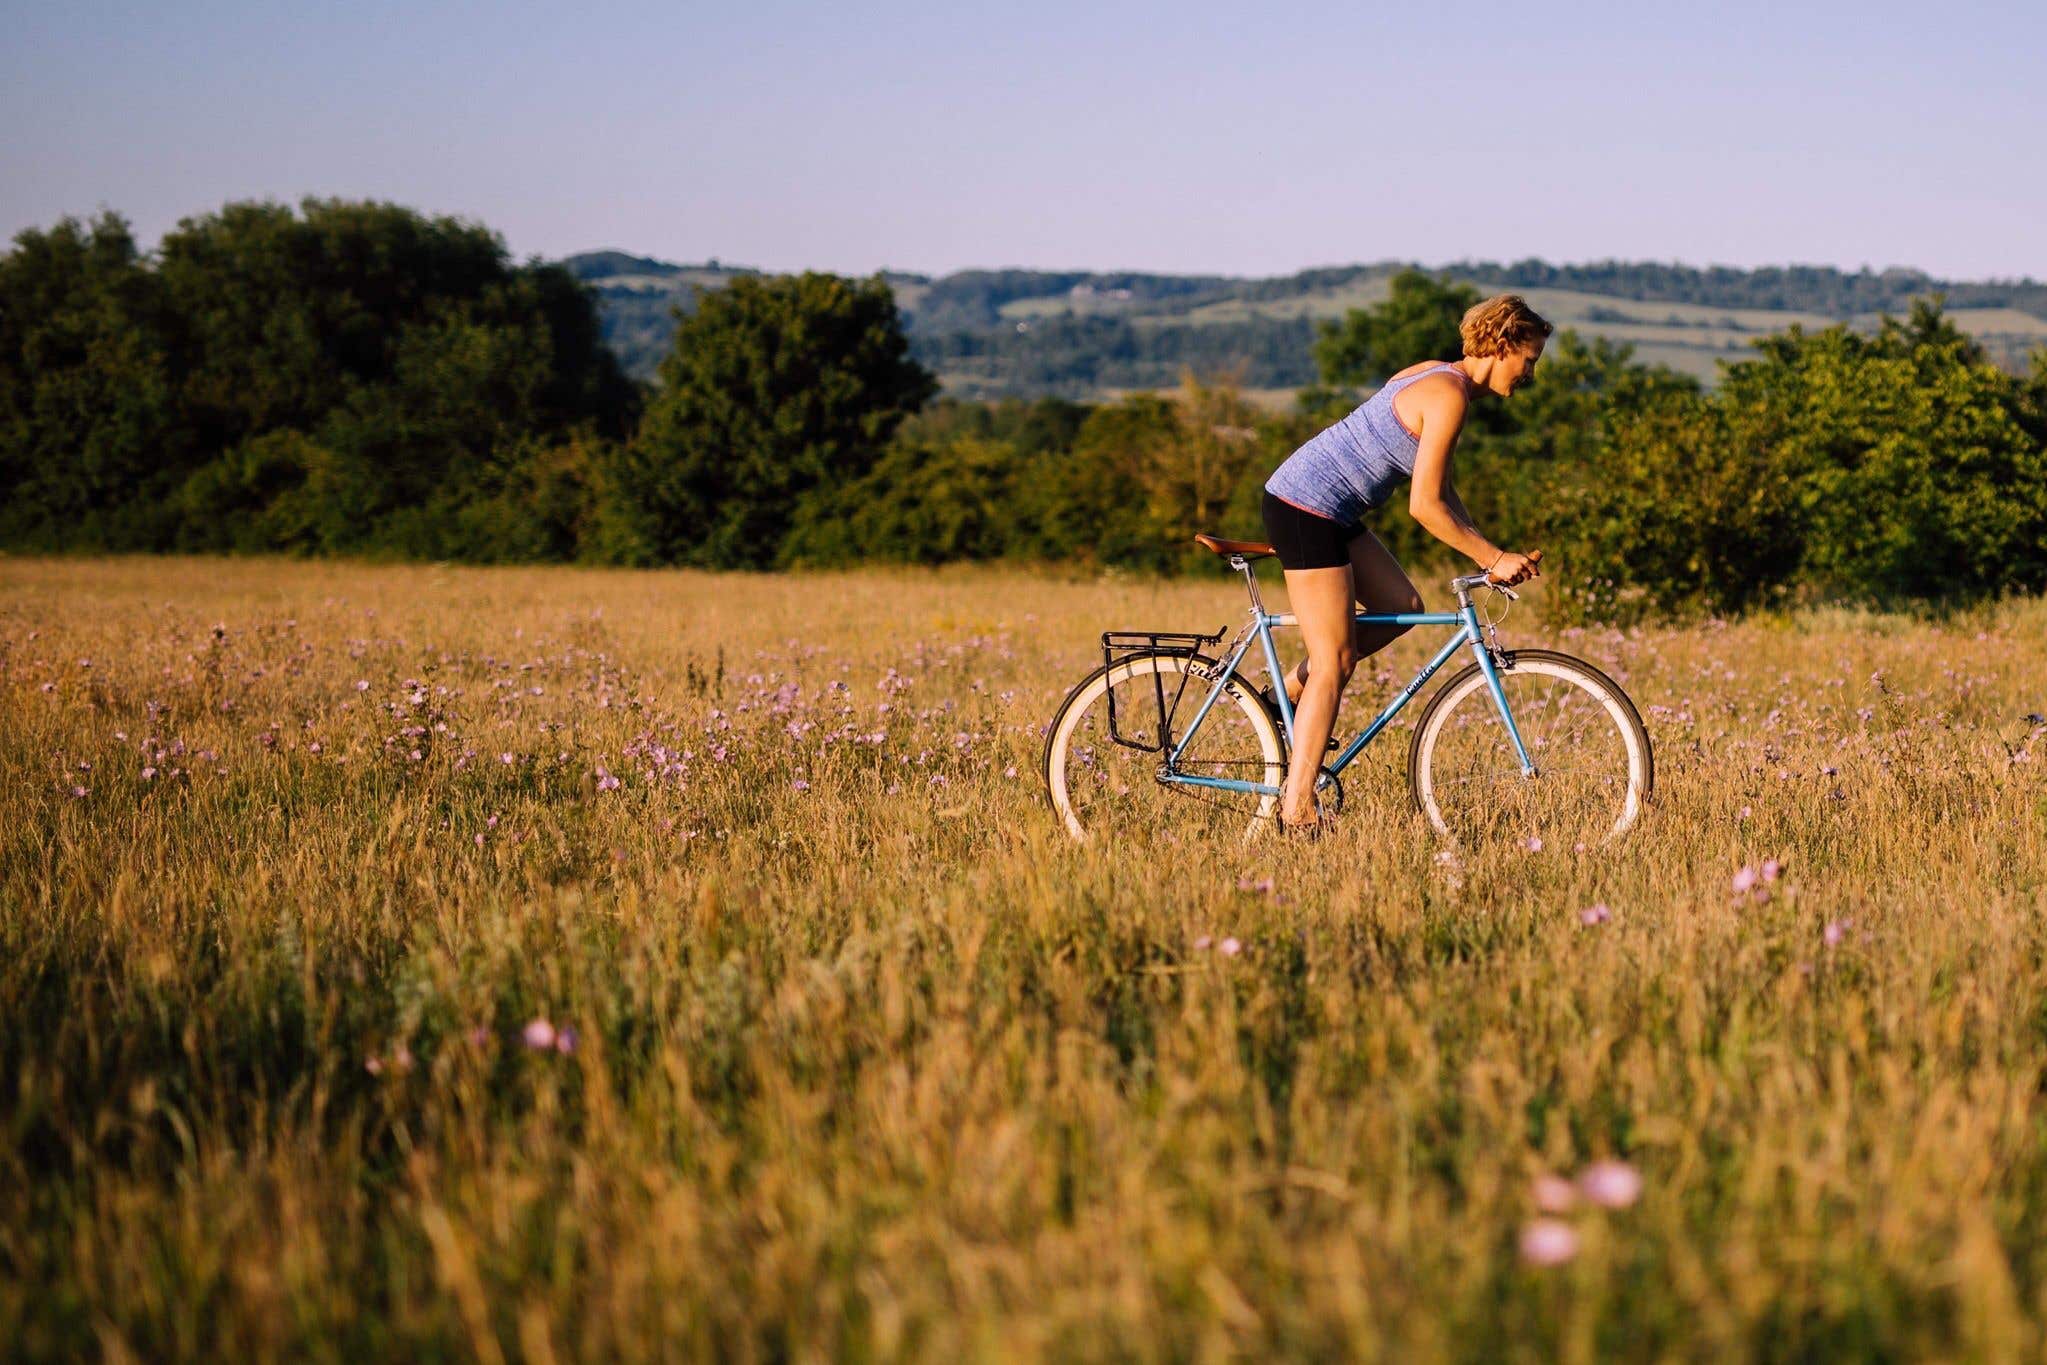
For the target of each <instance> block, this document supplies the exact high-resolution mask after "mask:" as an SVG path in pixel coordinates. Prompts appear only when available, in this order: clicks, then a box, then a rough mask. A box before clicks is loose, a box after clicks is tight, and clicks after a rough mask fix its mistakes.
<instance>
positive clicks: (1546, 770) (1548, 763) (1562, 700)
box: [1407, 649, 1655, 852]
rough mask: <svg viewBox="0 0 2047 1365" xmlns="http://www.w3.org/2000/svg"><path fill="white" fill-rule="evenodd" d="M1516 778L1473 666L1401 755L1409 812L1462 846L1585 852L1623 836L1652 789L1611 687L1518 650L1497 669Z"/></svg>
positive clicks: (1577, 663) (1562, 663) (1500, 724)
mask: <svg viewBox="0 0 2047 1365" xmlns="http://www.w3.org/2000/svg"><path fill="white" fill-rule="evenodd" d="M1498 673H1499V678H1500V688H1501V691H1502V692H1503V693H1504V694H1505V695H1506V699H1507V709H1508V711H1509V712H1510V713H1511V714H1512V715H1513V717H1514V728H1515V729H1516V730H1517V731H1519V732H1520V735H1521V742H1522V744H1523V746H1524V747H1525V748H1526V749H1527V752H1528V759H1529V762H1530V763H1531V764H1532V765H1533V766H1534V769H1535V771H1534V772H1533V773H1524V772H1523V771H1522V767H1521V760H1520V757H1519V756H1518V755H1517V754H1516V752H1515V750H1514V742H1513V739H1512V737H1511V736H1510V735H1509V734H1508V732H1507V726H1506V724H1505V722H1504V721H1503V720H1502V719H1501V717H1500V708H1499V706H1498V705H1497V704H1496V703H1495V702H1494V700H1493V695H1492V689H1490V688H1489V687H1487V686H1486V681H1485V673H1484V671H1483V670H1481V669H1480V668H1479V666H1478V665H1477V664H1475V663H1474V664H1471V665H1469V666H1468V667H1466V668H1465V669H1464V670H1463V671H1461V672H1459V673H1458V674H1457V675H1456V676H1455V677H1453V678H1451V679H1450V681H1449V682H1447V683H1445V684H1443V688H1442V690H1441V691H1439V692H1437V693H1436V695H1435V697H1434V698H1433V699H1431V700H1430V702H1429V707H1428V710H1426V711H1425V712H1423V713H1422V718H1421V721H1420V722H1419V723H1418V724H1417V725H1416V726H1415V731H1414V740H1413V742H1412V744H1411V745H1410V746H1409V749H1408V759H1407V771H1408V782H1409V785H1410V786H1411V787H1412V788H1413V789H1414V800H1415V805H1416V806H1418V807H1419V808H1420V809H1421V812H1422V814H1423V816H1425V817H1426V818H1427V819H1428V822H1429V824H1430V825H1432V826H1433V827H1434V828H1435V830H1436V831H1437V833H1439V834H1443V835H1447V836H1449V837H1450V838H1452V839H1455V840H1457V841H1459V842H1469V843H1483V842H1489V841H1492V840H1503V841H1507V842H1511V843H1514V844H1518V845H1521V846H1522V847H1524V848H1529V849H1543V848H1551V849H1560V850H1563V851H1566V852H1569V851H1573V850H1577V849H1581V848H1590V847H1592V846H1594V845H1596V844H1599V843H1603V842H1605V841H1606V840H1609V839H1612V838H1615V837H1617V836H1619V835H1620V834H1623V833H1625V832H1626V831H1627V830H1628V828H1629V827H1630V826H1632V825H1633V824H1634V823H1635V820H1636V819H1637V818H1638V817H1639V816H1640V815H1641V812H1642V807H1643V803H1644V802H1646V801H1647V800H1648V799H1649V795H1650V792H1651V789H1652V788H1653V786H1654V784H1655V762H1654V759H1653V757H1652V755H1651V753H1650V749H1649V734H1648V731H1646V730H1645V729H1643V727H1642V718H1641V716H1640V715H1639V714H1637V713H1636V711H1635V704H1634V703H1633V702H1632V701H1630V700H1629V699H1628V695H1627V693H1625V692H1623V691H1621V689H1620V685H1619V684H1617V683H1615V682H1614V680H1613V679H1611V678H1609V677H1607V676H1606V675H1605V674H1604V673H1602V672H1600V671H1599V670H1598V669H1596V668H1594V667H1593V666H1592V665H1591V664H1588V663H1586V662H1585V661H1584V660H1582V659H1574V658H1572V657H1571V656H1570V655H1568V654H1557V653H1553V652H1551V651H1549V650H1546V649H1521V650H1515V651H1513V652H1511V653H1509V654H1507V655H1505V656H1504V658H1503V659H1502V660H1501V661H1500V662H1499V664H1498Z"/></svg>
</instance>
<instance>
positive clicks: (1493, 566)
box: [1485, 550, 1507, 573]
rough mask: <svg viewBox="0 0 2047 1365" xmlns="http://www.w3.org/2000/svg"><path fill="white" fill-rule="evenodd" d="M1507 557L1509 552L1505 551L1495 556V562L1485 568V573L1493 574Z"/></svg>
mask: <svg viewBox="0 0 2047 1365" xmlns="http://www.w3.org/2000/svg"><path fill="white" fill-rule="evenodd" d="M1506 557H1507V552H1506V551H1505V550H1502V551H1500V552H1499V553H1498V554H1496V555H1494V556H1493V562H1492V563H1490V564H1488V565H1486V566H1485V571H1486V572H1487V573H1491V572H1492V571H1493V570H1494V569H1497V568H1499V567H1500V561H1501V560H1503V559H1505V558H1506Z"/></svg>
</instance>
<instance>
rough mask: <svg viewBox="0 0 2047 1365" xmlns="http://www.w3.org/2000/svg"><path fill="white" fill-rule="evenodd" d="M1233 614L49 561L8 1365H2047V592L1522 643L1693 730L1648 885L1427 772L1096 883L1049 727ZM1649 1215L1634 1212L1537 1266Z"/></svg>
mask: <svg viewBox="0 0 2047 1365" xmlns="http://www.w3.org/2000/svg"><path fill="white" fill-rule="evenodd" d="M1432 595H1433V594H1432ZM1239 609H1240V598H1239V597H1238V596H1237V595H1236V591H1235V589H1234V588H1233V587H1232V585H1231V584H1230V583H1229V582H1228V581H1227V580H1225V579H1224V578H1223V577H1222V576H1221V575H1217V577H1216V578H1215V579H1214V580H1212V581H1211V580H1201V581H1193V582H1183V583H1176V584H1154V583H1148V582H1131V581H1108V582H1087V583H1076V582H1065V581H1059V580H1055V579H1048V578H1035V577H1029V576H1025V575H1022V574H1017V573H1008V572H966V571H959V572H948V573H944V574H912V573H881V572H872V573H860V574H852V575H844V576H813V577H795V578H771V577H747V576H729V577H719V576H709V575H701V574H685V573H662V574H636V573H624V572H618V573H607V572H592V571H577V570H566V569H561V570H556V569H550V570H530V571H527V570H453V569H438V568H420V567H388V568H384V567H361V566H334V565H320V564H304V563H281V562H217V561H174V562H162V561H154V560H117V561H97V562H88V561H70V562H41V561H24V560H4V561H0V1122H4V1124H5V1126H6V1140H5V1142H4V1143H0V1340H4V1341H6V1342H8V1343H9V1352H10V1354H13V1355H15V1356H18V1357H25V1358H35V1357H59V1356H76V1355H91V1354H103V1355H105V1356H107V1357H108V1358H120V1359H125V1358H130V1357H131V1356H141V1357H152V1358H205V1359H241V1358H275V1357H294V1358H297V1357H306V1356H317V1357H323V1358H346V1359H364V1358H372V1357H388V1356H405V1357H410V1356H426V1355H431V1356H437V1357H476V1358H480V1359H484V1360H507V1359H514V1358H523V1359H528V1360H542V1361H544V1360H551V1359H572V1358H585V1359H605V1358H617V1357H632V1358H637V1357H646V1356H662V1357H701V1356H721V1357H731V1358H737V1359H789V1358H805V1359H809V1358H818V1357H825V1356H851V1357H856V1358H901V1357H910V1358H919V1359H931V1360H954V1359H961V1358H1016V1357H1022V1358H1030V1357H1043V1356H1057V1357H1075V1358H1087V1359H1101V1358H1114V1359H1210V1358H1216V1357H1223V1356H1231V1355H1247V1356H1256V1357H1271V1356H1282V1357H1332V1356H1355V1357H1358V1358H1363V1359H1380V1360H1401V1361H1406V1360H1417V1359H1422V1360H1427V1359H1444V1358H1458V1359H1484V1360H1503V1359H1504V1360H1515V1359H1526V1360H1537V1359H1556V1358H1562V1359H1579V1360H1588V1359H1597V1358H1611V1357H1643V1358H1647V1357H1658V1358H1710V1359H1721V1358H1726V1357H1729V1356H1740V1355H1751V1356H1763V1357H1801V1358H1844V1357H1845V1358H1855V1357H1884V1358H1900V1357H1925V1356H1939V1357H1965V1358H2010V1357H2015V1356H2027V1357H2032V1356H2037V1355H2038V1354H2040V1352H2041V1351H2042V1350H2043V1349H2047V1334H2043V1331H2042V1326H2041V1324H2042V1321H2043V1318H2047V1250H2043V1247H2047V1237H2043V1234H2047V1105H2043V1102H2042V1098H2041V1097H2042V1086H2043V1083H2047V1066H2043V1060H2042V1059H2043V1046H2047V953H2043V935H2042V914H2041V912H2042V908H2043V894H2042V885H2043V873H2047V847H2043V838H2042V823H2043V814H2047V793H2043V786H2042V781H2041V775H2040V773H2041V762H2042V761H2043V755H2042V754H2041V753H2040V749H2041V748H2042V747H2047V746H2041V745H2040V744H2039V743H2038V741H2037V739H2036V736H2037V735H2038V734H2039V733H2040V731H2041V727H2040V725H2039V724H2038V723H2037V722H2033V721H2029V720H2028V719H2027V717H2028V715H2029V714H2031V713H2037V712H2040V711H2043V710H2047V695H2043V693H2047V687H2043V685H2042V683H2041V681H2040V677H2041V675H2040V672H2039V669H2040V663H2041V659H2042V657H2043V648H2042V647H2043V645H2047V604H2043V603H2040V602H2023V603H2016V604H2011V605H2009V606H2007V607H2006V608H2004V609H2001V610H1999V611H1996V612H1984V613H1980V614H1978V615H1976V616H1973V617H1971V618H1969V619H1968V620H1966V621H1961V622H1950V623H1947V624H1946V625H1930V624H1924V623H1915V622H1910V621H1906V620H1903V619H1899V618H1884V617H1870V616H1859V615H1848V614H1840V613H1834V614H1813V615H1800V616H1796V617H1790V618H1772V619H1764V620H1759V621H1755V622H1750V623H1743V624H1736V625H1719V624H1710V625H1708V626H1705V627H1700V628H1694V629H1689V630H1672V631H1644V632H1640V633H1630V634H1627V635H1620V634H1614V633H1604V632H1598V631H1593V632H1585V633H1578V634H1574V635H1567V634H1566V633H1564V632H1550V631H1546V630H1544V629H1542V628H1541V627H1540V626H1539V625H1538V624H1537V623H1536V622H1535V621H1534V620H1533V619H1532V617H1530V616H1528V615H1526V614H1524V615H1522V616H1518V617H1516V618H1513V619H1510V621H1509V622H1508V624H1507V628H1506V632H1505V633H1506V637H1507V639H1508V641H1509V642H1510V643H1520V644H1533V643H1548V644H1552V645H1554V646H1555V647H1558V648H1562V649H1565V650H1568V651H1570V652H1573V653H1577V654H1581V655H1583V656H1585V657H1587V658H1589V659H1591V660H1592V661H1593V662H1595V663H1598V664H1600V665H1601V666H1602V667H1604V668H1605V669H1606V670H1607V671H1608V672H1610V673H1611V674H1613V675H1614V676H1615V677H1617V678H1618V679H1619V680H1620V681H1621V682H1622V683H1623V684H1624V685H1625V686H1626V687H1627V688H1628V690H1629V691H1630V692H1631V694H1632V695H1633V696H1634V698H1635V700H1636V702H1637V703H1638V704H1639V705H1640V706H1641V708H1642V710H1643V713H1644V718H1645V719H1646V721H1647V722H1648V725H1649V728H1650V731H1651V735H1652V737H1653V739H1654V741H1655V744H1656V753H1657V761H1658V789H1659V801H1658V804H1657V806H1656V808H1655V809H1654V810H1653V811H1652V813H1651V815H1650V817H1649V818H1648V819H1647V821H1646V822H1645V823H1644V824H1643V825H1642V826H1641V827H1640V829H1639V831H1638V832H1637V833H1635V834H1634V835H1632V836H1631V837H1630V838H1629V839H1628V841H1627V842H1626V843H1625V844H1624V845H1622V846H1621V847H1619V848H1617V849H1615V850H1612V851H1608V852H1602V853H1599V854H1597V855H1586V856H1573V855H1571V854H1568V853H1551V852H1544V853H1540V854H1531V855H1527V856H1523V857H1515V858H1511V859H1497V860H1494V861H1491V862H1488V863H1482V864H1477V865H1472V864H1469V863H1467V864H1465V865H1461V866H1458V865H1449V864H1444V863H1439V862H1438V861H1437V859H1436V856H1435V855H1436V853H1437V852H1438V851H1439V850H1438V846H1437V845H1436V844H1435V843H1434V841H1432V840H1431V839H1430V838H1429V837H1428V836H1427V834H1426V833H1425V832H1424V831H1423V830H1422V828H1421V827H1420V824H1419V822H1418V820H1417V819H1416V818H1415V817H1414V816H1413V815H1412V814H1411V813H1410V812H1409V811H1408V809H1407V807H1406V793H1405V790H1404V787H1403V780H1404V779H1403V768H1402V763H1403V761H1404V751H1403V748H1402V746H1403V745H1404V742H1405V733H1404V732H1402V731H1396V733H1395V734H1394V735H1391V736H1389V737H1387V739H1386V740H1384V741H1382V745H1381V746H1375V748H1374V750H1372V751H1369V752H1368V754H1367V755H1366V757H1365V758H1364V759H1363V760H1361V761H1360V764H1359V765H1358V767H1357V768H1355V769H1354V770H1353V774H1352V776H1351V781H1350V782H1349V786H1350V791H1351V804H1350V810H1349V812H1348V813H1347V816H1346V818H1345V821H1344V823H1343V825H1342V827H1341V829H1340V830H1339V832H1338V833H1337V835H1336V836H1335V838H1333V839H1331V840H1324V841H1322V842H1321V843H1319V844H1315V845H1309V846H1294V845H1287V846H1283V847H1282V846H1275V845H1274V844H1271V843H1256V844H1252V845H1249V846H1245V845H1241V844H1236V843H1216V844H1213V845H1203V846H1193V847H1189V846H1187V845H1186V844H1185V843H1183V844H1181V845H1180V846H1177V847H1174V846H1170V845H1165V844H1162V843H1160V842H1158V841H1149V842H1138V843H1135V844H1133V845H1131V846H1127V847H1120V848H1119V847H1107V846H1093V847H1088V848H1077V847H1074V846H1072V845H1070V844H1069V843H1068V842H1067V841H1066V840H1065V839H1064V838H1063V837H1062V836H1061V835H1060V834H1059V832H1058V831H1057V829H1056V828H1055V825H1054V822H1053V819H1052V817H1051V815H1050V813H1049V811H1048V810H1047V809H1046V808H1045V807H1044V806H1043V804H1042V802H1041V797H1040V787H1039V783H1038V780H1037V776H1036V764H1037V757H1038V735H1039V731H1040V727H1041V726H1042V724H1043V723H1044V722H1045V720H1046V719H1047V718H1048V717H1049V715H1050V713H1051V710H1052V707H1053V706H1054V705H1055V704H1056V703H1057V701H1058V699H1059V697H1060V696H1061V695H1063V692H1064V689H1065V687H1066V686H1067V685H1068V684H1069V683H1070V682H1072V681H1073V680H1075V679H1076V678H1077V677H1078V676H1079V675H1080V674H1081V673H1082V672H1084V671H1085V670H1086V668H1088V667H1089V666H1090V662H1091V659H1092V657H1093V655H1094V637H1095V635H1096V633H1097V632H1099V631H1100V630H1102V629H1104V628H1106V627H1129V626H1153V627H1162V628H1174V627H1177V628H1199V629H1213V628H1215V627H1216V626H1218V625H1220V624H1222V623H1224V622H1225V621H1230V620H1232V619H1233V618H1234V615H1235V613H1236V612H1237V611H1238V610H1239ZM1425 647H1426V642H1424V641H1421V640H1418V639H1415V638H1413V637H1410V638H1409V639H1408V640H1404V641H1402V642H1401V643H1400V644H1399V645H1398V646H1396V647H1395V649H1394V650H1393V651H1392V654H1393V655H1394V656H1395V657H1394V659H1393V660H1392V661H1391V664H1390V667H1395V668H1399V669H1400V670H1401V671H1402V674H1403V676H1404V674H1405V671H1406V670H1407V669H1408V668H1411V666H1412V662H1413V660H1414V658H1415V657H1416V656H1417V655H1418V654H1419V653H1420V652H1421V650H1422V649H1424V648H1425ZM88 661H89V662H88ZM1370 671H1371V670H1370V668H1369V667H1368V668H1367V669H1364V670H1361V671H1360V677H1359V681H1358V682H1357V683H1356V684H1354V686H1353V691H1352V700H1351V704H1350V709H1349V710H1347V712H1346V717H1347V719H1349V720H1352V721H1355V719H1356V718H1357V716H1358V714H1359V712H1360V711H1362V710H1363V709H1364V708H1365V704H1366V703H1365V700H1364V699H1365V698H1366V697H1367V696H1368V695H1371V694H1373V693H1374V692H1375V690H1376V689H1375V688H1374V685H1373V682H1372V679H1371V678H1370V677H1369V676H1368V675H1369V673H1370ZM884 705H886V707H887V708H888V709H886V710H884V709H883V707H884ZM444 726H445V729H444V728H442V727H444ZM877 737H878V738H877ZM415 752H416V753H417V757H416V758H415V757H414V754H415ZM507 755H509V761H507V759H506V757H505V756H507ZM150 769H153V770H154V772H153V775H148V776H145V772H146V770H150ZM1012 769H1013V770H1014V773H1015V775H1014V776H1010V775H1009V774H1010V772H1011V770H1012ZM611 779H616V780H615V781H613V780H611ZM1770 857H1774V858H1776V859H1779V860H1781V862H1782V865H1783V873H1782V875H1781V876H1779V877H1777V878H1776V879H1775V880H1773V881H1766V882H1760V883H1759V884H1758V886H1759V889H1758V890H1757V891H1752V892H1749V893H1747V894H1744V895H1739V896H1737V895H1735V894H1733V893H1732V892H1731V889H1730V888H1731V881H1730V879H1731V878H1732V877H1733V876H1734V875H1735V873H1736V872H1737V870H1738V869H1740V868H1741V867H1742V866H1743V865H1745V864H1747V865H1751V866H1753V865H1758V864H1760V863H1761V861H1762V860H1763V859H1765V858H1770ZM1268 878H1269V879H1270V882H1269V883H1268V882H1267V880H1266V879H1268ZM1594 904H1603V905H1606V906H1608V907H1610V908H1611V918H1610V919H1608V920H1607V921H1605V922H1603V923H1593V924H1587V923H1584V922H1582V920H1581V914H1580V912H1581V911H1583V910H1586V909H1587V908H1589V907H1591V906H1593V905H1594ZM1204 936H1206V937H1208V938H1211V939H1213V940H1216V941H1220V940H1221V939H1223V938H1224V937H1234V938H1236V939H1238V940H1240V941H1241V943H1242V944H1243V948H1242V951H1241V952H1240V953H1238V954H1236V955H1235V956H1225V955H1224V954H1223V953H1221V952H1220V951H1219V950H1218V949H1216V948H1213V947H1211V948H1208V949H1201V948H1197V947H1196V946H1195V945H1196V944H1197V942H1199V941H1200V940H1201V939H1202V938H1203V937H1204ZM543 1019H544V1020H546V1021H548V1023H549V1025H550V1026H551V1028H553V1029H554V1030H557V1031H559V1030H566V1029H572V1030H573V1044H572V1046H570V1047H569V1049H568V1050H563V1047H562V1046H559V1045H558V1046H556V1047H554V1048H551V1049H547V1050H542V1049H538V1048H532V1047H529V1046H527V1045H526V1042H525V1039H524V1036H523V1033H524V1030H526V1029H527V1027H528V1026H529V1024H531V1023H533V1022H535V1021H538V1020H543ZM1601 1158H1617V1159H1620V1160H1623V1161H1625V1162H1627V1163H1629V1164H1630V1165H1631V1166H1632V1168H1633V1169H1634V1170H1636V1171H1638V1172H1639V1173H1640V1175H1641V1177H1642V1180H1643V1188H1642V1192H1641V1196H1640V1198H1639V1200H1638V1201H1637V1202H1634V1203H1633V1204H1631V1205H1629V1206H1627V1207H1620V1208H1603V1207H1595V1206H1592V1205H1590V1204H1588V1203H1587V1202H1585V1201H1583V1200H1582V1199H1581V1200H1580V1201H1579V1202H1578V1203H1577V1205H1576V1206H1575V1207H1573V1208H1571V1209H1570V1210H1568V1211H1566V1212H1564V1213H1562V1214H1561V1215H1559V1216H1558V1220H1559V1221H1561V1222H1563V1223H1565V1224H1567V1225H1568V1226H1569V1227H1570V1228H1571V1229H1572V1230H1573V1231H1574V1232H1575V1234H1576V1236H1577V1240H1578V1248H1577V1252H1576V1255H1575V1256H1574V1257H1573V1258H1571V1259H1570V1260H1568V1261H1566V1262H1565V1263H1563V1264H1561V1265H1555V1266H1541V1265H1537V1264H1533V1263H1531V1262H1529V1261H1528V1260H1526V1259H1524V1258H1523V1256H1522V1255H1521V1254H1520V1253H1519V1252H1518V1251H1517V1245H1518V1239H1519V1238H1520V1236H1521V1234H1522V1231H1523V1229H1524V1228H1525V1227H1526V1226H1527V1225H1529V1224H1530V1222H1531V1221H1532V1220H1533V1219H1535V1218H1536V1217H1537V1208H1536V1202H1535V1201H1536V1197H1537V1195H1536V1190H1537V1188H1538V1187H1537V1184H1536V1182H1537V1179H1538V1177H1541V1176H1544V1175H1560V1176H1566V1177H1568V1176H1571V1175H1573V1174H1575V1173H1577V1172H1579V1171H1581V1170H1582V1168H1583V1167H1584V1166H1585V1165H1586V1164H1587V1163H1589V1162H1592V1161H1594V1160H1597V1159H1601Z"/></svg>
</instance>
